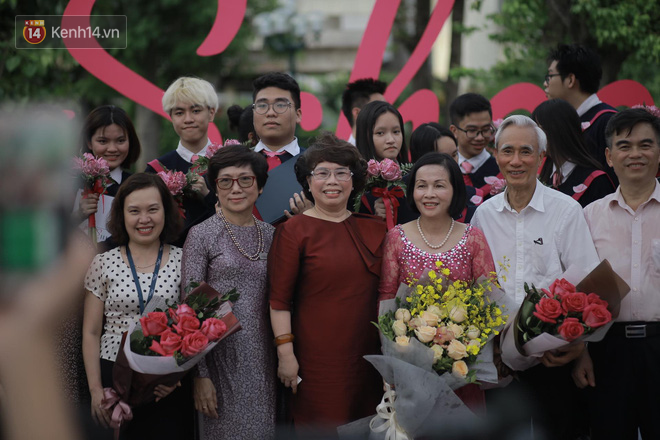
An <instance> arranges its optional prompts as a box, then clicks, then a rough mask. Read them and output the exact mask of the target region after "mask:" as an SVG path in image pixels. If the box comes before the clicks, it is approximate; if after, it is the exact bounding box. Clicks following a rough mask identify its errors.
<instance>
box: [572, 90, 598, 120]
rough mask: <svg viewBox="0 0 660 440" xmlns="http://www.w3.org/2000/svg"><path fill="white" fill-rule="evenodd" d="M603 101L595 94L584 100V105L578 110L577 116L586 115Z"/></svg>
mask: <svg viewBox="0 0 660 440" xmlns="http://www.w3.org/2000/svg"><path fill="white" fill-rule="evenodd" d="M601 102H602V101H601V100H600V99H598V96H597V95H596V94H595V93H594V94H593V95H591V96H590V97H588V98H587V99H585V100H584V102H583V103H582V104H580V106H579V107H578V108H577V114H578V116H582V115H584V114H585V113H586V112H588V111H589V109H590V108H591V107H593V106H594V105H598V104H600V103H601Z"/></svg>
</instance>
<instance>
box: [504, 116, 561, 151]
mask: <svg viewBox="0 0 660 440" xmlns="http://www.w3.org/2000/svg"><path fill="white" fill-rule="evenodd" d="M510 125H515V126H517V127H530V128H533V129H534V131H535V132H536V139H537V141H538V143H539V153H540V152H542V151H545V147H546V145H547V144H548V138H547V137H546V135H545V133H544V132H543V130H541V128H540V127H539V126H538V125H537V124H536V122H534V120H533V119H531V118H529V117H527V116H524V115H511V116H509V117H508V118H506V119H505V120H504V121H502V123H501V124H500V126H499V128H498V129H497V133H495V149H499V143H500V137H501V136H502V132H503V131H504V129H505V128H507V127H508V126H510Z"/></svg>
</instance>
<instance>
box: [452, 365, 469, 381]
mask: <svg viewBox="0 0 660 440" xmlns="http://www.w3.org/2000/svg"><path fill="white" fill-rule="evenodd" d="M451 374H452V375H453V376H455V377H458V378H459V379H465V378H466V377H467V374H468V366H467V364H466V363H465V362H464V361H456V362H454V365H452V366H451Z"/></svg>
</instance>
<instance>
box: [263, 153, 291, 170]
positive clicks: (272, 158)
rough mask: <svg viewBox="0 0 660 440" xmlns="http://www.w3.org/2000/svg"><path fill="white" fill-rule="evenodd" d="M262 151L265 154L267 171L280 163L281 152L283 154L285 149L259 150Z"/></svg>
mask: <svg viewBox="0 0 660 440" xmlns="http://www.w3.org/2000/svg"><path fill="white" fill-rule="evenodd" d="M261 151H263V153H264V154H265V155H266V162H268V171H270V170H272V169H273V168H275V167H277V166H278V165H280V164H281V163H282V159H280V158H279V156H280V155H281V154H284V153H285V151H284V150H281V151H268V150H265V149H264V150H261Z"/></svg>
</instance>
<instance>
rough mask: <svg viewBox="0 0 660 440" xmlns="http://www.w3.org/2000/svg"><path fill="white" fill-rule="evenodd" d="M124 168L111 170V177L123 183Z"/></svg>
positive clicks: (118, 182) (116, 181) (117, 182)
mask: <svg viewBox="0 0 660 440" xmlns="http://www.w3.org/2000/svg"><path fill="white" fill-rule="evenodd" d="M122 173H123V172H122V169H121V167H117V168H115V169H114V170H112V171H110V178H111V179H112V180H113V181H114V182H115V183H116V184H117V185H120V184H121V177H122Z"/></svg>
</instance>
